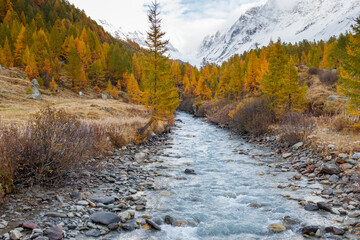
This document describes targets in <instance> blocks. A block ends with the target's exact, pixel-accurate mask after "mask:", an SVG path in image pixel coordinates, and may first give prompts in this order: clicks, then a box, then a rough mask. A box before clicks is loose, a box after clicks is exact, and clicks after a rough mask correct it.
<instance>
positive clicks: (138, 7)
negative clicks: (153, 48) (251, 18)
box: [69, 0, 264, 54]
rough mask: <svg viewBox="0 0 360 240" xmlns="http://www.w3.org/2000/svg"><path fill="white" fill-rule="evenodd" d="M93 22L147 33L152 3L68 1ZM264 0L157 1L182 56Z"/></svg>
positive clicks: (144, 0)
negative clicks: (98, 21) (101, 21)
mask: <svg viewBox="0 0 360 240" xmlns="http://www.w3.org/2000/svg"><path fill="white" fill-rule="evenodd" d="M69 1H70V2H71V3H73V4H74V5H75V6H77V7H78V8H80V9H84V10H85V12H86V13H87V14H88V15H89V16H90V17H91V18H93V19H95V20H96V19H103V20H106V21H108V22H109V23H111V24H112V25H113V26H116V27H122V28H123V29H124V30H125V31H134V30H140V31H142V32H146V31H147V30H148V27H149V24H148V22H147V17H146V13H147V9H148V8H147V5H148V4H150V3H151V0H101V1H99V0H69ZM263 1H264V0H158V2H159V3H160V6H161V13H162V15H161V18H162V19H163V30H165V31H166V38H167V39H170V42H171V43H172V44H173V45H174V47H176V48H177V49H179V51H180V52H182V53H183V54H191V53H192V54H193V53H194V51H195V50H196V49H197V47H198V46H199V44H200V43H201V41H202V40H203V38H204V37H205V36H206V35H209V34H214V33H216V31H217V30H219V29H223V28H224V27H229V26H230V25H232V24H233V23H234V22H235V21H236V19H238V18H239V16H240V14H241V13H242V12H243V11H244V9H246V8H249V6H251V5H253V4H256V3H259V2H263Z"/></svg>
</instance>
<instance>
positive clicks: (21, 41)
mask: <svg viewBox="0 0 360 240" xmlns="http://www.w3.org/2000/svg"><path fill="white" fill-rule="evenodd" d="M14 47H15V50H14V59H15V64H16V65H17V66H23V63H22V55H23V52H24V50H25V27H24V26H23V27H22V28H21V30H20V33H19V35H18V37H17V39H16V42H15V44H14Z"/></svg>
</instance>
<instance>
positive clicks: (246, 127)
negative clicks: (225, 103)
mask: <svg viewBox="0 0 360 240" xmlns="http://www.w3.org/2000/svg"><path fill="white" fill-rule="evenodd" d="M230 115H231V117H232V119H233V121H232V126H233V127H234V128H235V129H236V130H237V131H238V132H240V133H251V134H254V135H255V136H259V135H261V134H264V133H266V132H267V131H268V128H269V126H270V125H271V124H272V123H273V122H274V120H275V114H274V112H273V110H272V109H271V106H270V101H269V100H268V99H265V98H251V99H247V100H244V101H242V102H241V103H239V105H238V106H237V107H236V110H234V111H233V112H231V114H230Z"/></svg>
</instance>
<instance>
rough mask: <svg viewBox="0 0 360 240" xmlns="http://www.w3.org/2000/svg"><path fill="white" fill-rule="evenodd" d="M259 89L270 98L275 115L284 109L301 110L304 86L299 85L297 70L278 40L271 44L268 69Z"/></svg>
mask: <svg viewBox="0 0 360 240" xmlns="http://www.w3.org/2000/svg"><path fill="white" fill-rule="evenodd" d="M261 89H262V92H263V93H264V95H265V96H266V97H268V98H269V99H270V100H271V104H272V106H273V109H274V111H275V112H276V113H277V115H281V114H282V113H283V112H284V111H286V110H287V111H293V110H301V107H302V106H303V103H304V96H305V91H306V88H305V87H303V86H301V87H300V86H299V76H298V74H297V70H296V68H295V66H294V63H293V61H292V60H291V61H289V59H288V57H287V56H286V54H285V52H284V50H283V47H282V46H281V42H280V40H279V41H278V42H277V43H276V44H275V45H274V46H272V49H271V54H270V59H269V69H268V71H267V72H266V74H265V75H264V79H263V80H262V81H261Z"/></svg>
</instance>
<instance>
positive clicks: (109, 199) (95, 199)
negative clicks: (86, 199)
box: [90, 197, 116, 204]
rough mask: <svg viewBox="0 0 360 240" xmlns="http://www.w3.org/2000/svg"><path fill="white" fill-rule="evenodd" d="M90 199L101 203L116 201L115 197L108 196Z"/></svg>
mask: <svg viewBox="0 0 360 240" xmlns="http://www.w3.org/2000/svg"><path fill="white" fill-rule="evenodd" d="M90 200H91V201H92V202H94V203H102V204H112V203H114V202H115V201H116V198H115V197H108V198H90Z"/></svg>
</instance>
